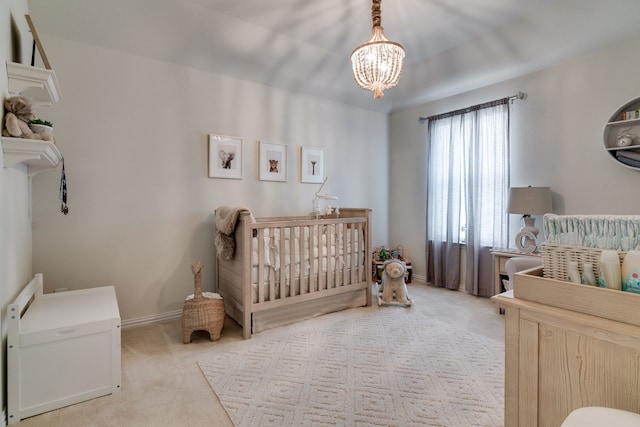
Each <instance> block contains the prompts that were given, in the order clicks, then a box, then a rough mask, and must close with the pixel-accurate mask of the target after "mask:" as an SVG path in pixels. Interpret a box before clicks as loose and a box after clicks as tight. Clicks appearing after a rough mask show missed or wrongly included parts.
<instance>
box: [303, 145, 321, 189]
mask: <svg viewBox="0 0 640 427" xmlns="http://www.w3.org/2000/svg"><path fill="white" fill-rule="evenodd" d="M324 176H325V162H324V148H319V147H301V148H300V182H303V183H309V184H322V182H323V181H324Z"/></svg>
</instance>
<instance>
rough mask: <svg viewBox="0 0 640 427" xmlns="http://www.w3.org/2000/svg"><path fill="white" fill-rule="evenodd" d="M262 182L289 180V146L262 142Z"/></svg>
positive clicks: (260, 175) (260, 176) (260, 174)
mask: <svg viewBox="0 0 640 427" xmlns="http://www.w3.org/2000/svg"><path fill="white" fill-rule="evenodd" d="M259 167H260V169H259V171H258V177H259V179H260V181H286V180H287V146H286V145H281V144H270V143H268V142H264V141H260V166H259Z"/></svg>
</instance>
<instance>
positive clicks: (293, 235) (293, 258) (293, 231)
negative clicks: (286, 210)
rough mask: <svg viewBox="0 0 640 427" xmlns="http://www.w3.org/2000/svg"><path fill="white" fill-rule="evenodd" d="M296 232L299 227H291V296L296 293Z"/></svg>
mask: <svg viewBox="0 0 640 427" xmlns="http://www.w3.org/2000/svg"><path fill="white" fill-rule="evenodd" d="M296 232H299V227H290V228H289V296H290V297H292V296H295V295H296ZM298 236H299V235H298Z"/></svg>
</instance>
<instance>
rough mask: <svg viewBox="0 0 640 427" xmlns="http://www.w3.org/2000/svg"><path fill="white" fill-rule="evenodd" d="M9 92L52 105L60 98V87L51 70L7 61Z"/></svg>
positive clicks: (37, 102) (41, 103) (35, 101)
mask: <svg viewBox="0 0 640 427" xmlns="http://www.w3.org/2000/svg"><path fill="white" fill-rule="evenodd" d="M7 76H8V78H9V92H10V93H17V94H21V95H24V96H28V97H29V98H31V99H32V100H33V102H34V103H36V104H40V105H52V104H55V103H56V102H58V101H59V100H60V87H59V86H58V79H57V78H56V73H55V72H54V71H53V70H45V69H44V68H38V67H31V66H29V65H24V64H18V63H15V62H7Z"/></svg>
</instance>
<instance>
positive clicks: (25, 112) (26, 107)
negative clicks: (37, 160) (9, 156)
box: [2, 96, 53, 141]
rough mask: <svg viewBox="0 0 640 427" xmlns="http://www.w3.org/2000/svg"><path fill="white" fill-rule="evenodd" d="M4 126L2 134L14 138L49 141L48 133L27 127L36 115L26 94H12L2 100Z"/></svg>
mask: <svg viewBox="0 0 640 427" xmlns="http://www.w3.org/2000/svg"><path fill="white" fill-rule="evenodd" d="M4 109H5V111H6V114H5V116H4V126H5V128H4V129H3V130H2V135H3V136H11V137H14V138H26V139H39V140H43V141H51V140H52V139H53V136H52V135H51V134H50V133H34V132H33V131H32V130H31V128H30V127H29V122H30V121H31V120H33V119H34V118H35V117H36V112H35V110H34V109H33V104H32V103H31V100H30V99H29V98H27V97H26V96H12V97H10V98H7V99H6V100H5V101H4Z"/></svg>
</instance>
